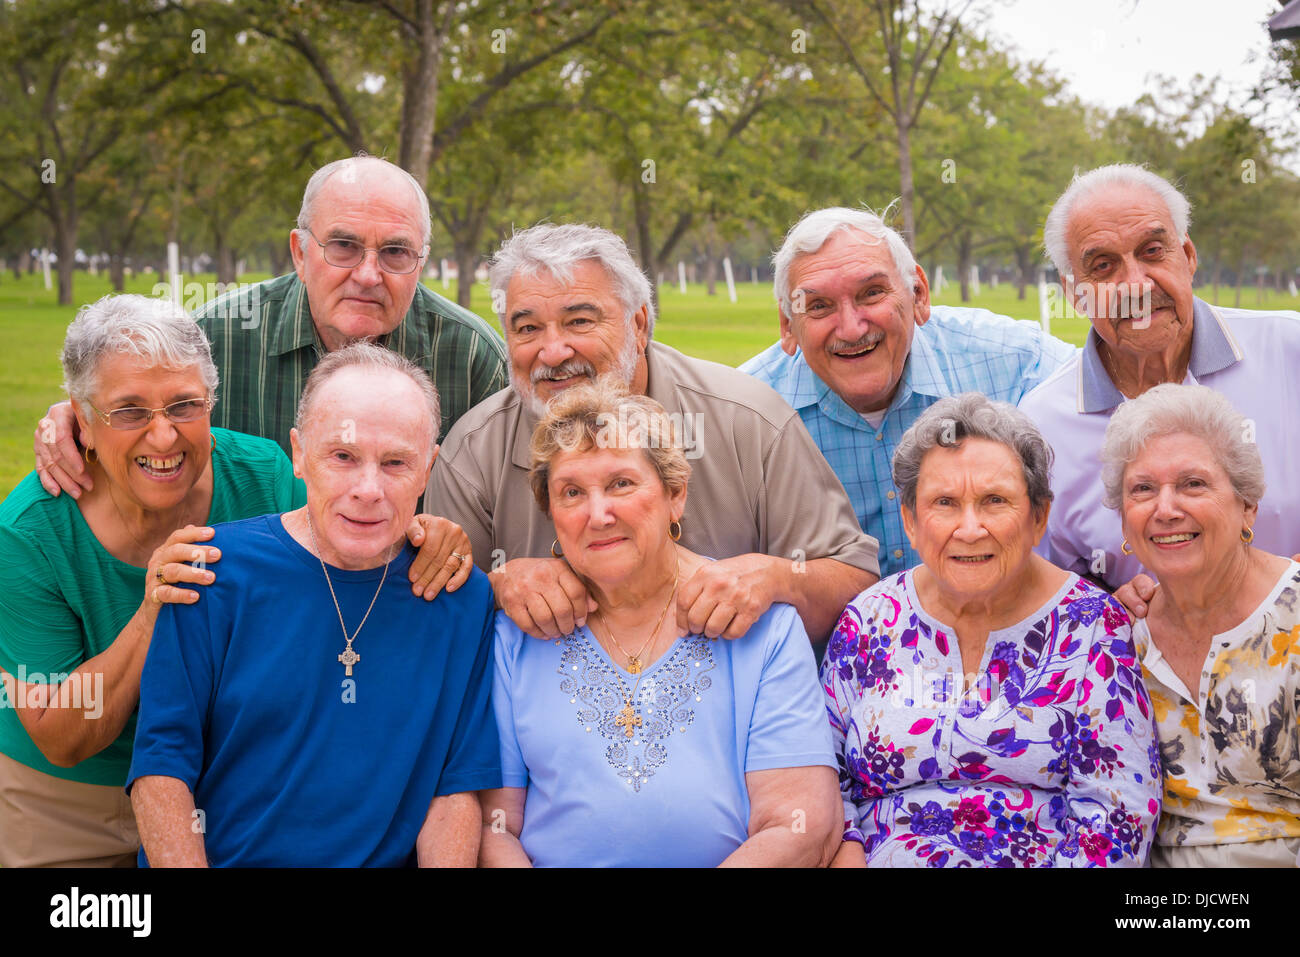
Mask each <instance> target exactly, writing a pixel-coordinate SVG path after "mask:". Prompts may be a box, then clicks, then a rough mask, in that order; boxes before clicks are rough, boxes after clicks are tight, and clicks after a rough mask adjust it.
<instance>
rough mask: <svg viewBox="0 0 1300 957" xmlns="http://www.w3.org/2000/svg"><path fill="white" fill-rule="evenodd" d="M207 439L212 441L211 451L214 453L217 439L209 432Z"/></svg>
mask: <svg viewBox="0 0 1300 957" xmlns="http://www.w3.org/2000/svg"><path fill="white" fill-rule="evenodd" d="M208 438H210V439H211V440H212V451H213V452H215V451H216V450H217V437H216V436H215V435H213V434H212V433H211V432H209V433H208Z"/></svg>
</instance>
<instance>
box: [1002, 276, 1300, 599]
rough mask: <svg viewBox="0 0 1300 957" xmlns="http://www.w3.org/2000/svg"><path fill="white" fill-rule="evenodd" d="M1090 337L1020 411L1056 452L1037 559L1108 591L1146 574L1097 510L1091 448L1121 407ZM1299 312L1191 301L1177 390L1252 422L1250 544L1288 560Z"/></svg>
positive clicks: (1097, 447)
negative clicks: (1221, 398) (1203, 391)
mask: <svg viewBox="0 0 1300 957" xmlns="http://www.w3.org/2000/svg"><path fill="white" fill-rule="evenodd" d="M1097 342H1098V338H1097V333H1096V332H1095V331H1090V332H1089V333H1088V341H1087V342H1086V343H1085V344H1084V347H1083V351H1082V352H1081V353H1080V354H1079V357H1078V358H1077V359H1075V360H1074V361H1072V362H1070V363H1069V364H1068V365H1066V366H1064V367H1063V368H1061V369H1060V370H1058V371H1057V373H1056V374H1055V375H1053V376H1052V377H1051V378H1049V379H1048V380H1047V381H1046V382H1044V383H1043V384H1042V385H1041V386H1039V387H1038V388H1037V389H1035V390H1033V391H1032V392H1030V393H1029V394H1028V395H1026V396H1025V397H1024V400H1023V401H1022V402H1021V403H1020V408H1021V409H1022V410H1023V411H1024V412H1025V413H1026V414H1027V415H1028V416H1029V417H1030V418H1031V419H1033V420H1034V422H1035V423H1037V425H1038V427H1039V429H1041V430H1042V433H1043V435H1044V436H1046V437H1047V441H1048V442H1050V443H1051V444H1052V449H1053V450H1054V451H1055V453H1056V462H1055V464H1054V465H1053V467H1052V491H1053V492H1054V493H1055V494H1056V498H1055V499H1054V500H1053V502H1052V513H1051V515H1050V516H1049V517H1048V521H1047V534H1045V535H1044V536H1043V540H1042V542H1041V543H1040V544H1039V546H1038V552H1039V554H1041V555H1042V556H1043V557H1044V558H1046V559H1047V560H1048V561H1050V562H1052V563H1053V564H1054V565H1059V566H1060V567H1061V568H1067V569H1069V570H1070V571H1073V572H1078V573H1079V574H1081V575H1086V574H1092V575H1093V576H1095V577H1097V578H1100V579H1101V580H1103V581H1105V582H1106V584H1107V585H1109V586H1110V587H1111V588H1118V587H1119V586H1120V585H1123V584H1124V583H1125V582H1127V581H1129V580H1130V579H1131V578H1132V577H1133V576H1134V575H1136V574H1138V573H1139V572H1145V573H1146V574H1148V575H1149V574H1151V573H1150V572H1149V571H1147V570H1146V569H1144V568H1143V567H1142V565H1141V563H1140V562H1139V561H1138V560H1137V558H1136V557H1134V556H1132V555H1125V554H1123V552H1122V551H1121V548H1120V546H1121V545H1122V543H1123V540H1124V533H1123V531H1122V530H1121V528H1120V517H1119V515H1118V514H1116V513H1115V512H1113V511H1111V510H1110V509H1108V508H1106V507H1104V506H1103V505H1102V503H1101V500H1102V495H1103V489H1102V484H1101V445H1102V441H1103V440H1104V439H1105V437H1106V426H1107V425H1109V424H1110V417H1111V415H1112V414H1113V413H1114V411H1115V410H1116V409H1117V408H1118V407H1119V404H1120V403H1121V402H1123V401H1124V396H1123V394H1122V393H1121V392H1120V391H1119V389H1117V388H1115V384H1114V383H1113V382H1112V381H1111V379H1110V376H1109V375H1108V374H1107V373H1106V369H1105V366H1103V365H1102V361H1101V353H1100V352H1098V351H1097ZM1297 370H1300V313H1295V312H1276V313H1268V312H1256V311H1252V310H1246V309H1221V308H1218V307H1215V306H1211V305H1210V304H1209V303H1206V302H1202V301H1201V300H1200V299H1197V300H1195V306H1194V308H1193V314H1192V352H1191V358H1190V360H1189V361H1188V365H1187V375H1186V376H1185V377H1184V379H1183V383H1184V384H1198V383H1199V384H1200V385H1204V386H1209V387H1210V388H1212V389H1215V390H1216V391H1218V392H1221V393H1222V394H1223V395H1225V396H1226V397H1227V398H1228V400H1229V401H1230V402H1231V403H1232V404H1233V405H1234V406H1235V407H1236V409H1237V411H1238V412H1240V413H1241V414H1242V415H1244V416H1246V417H1247V418H1248V419H1250V420H1251V422H1252V423H1253V427H1254V429H1255V442H1256V443H1257V445H1258V446H1259V452H1260V456H1261V457H1262V458H1263V460H1264V478H1265V480H1266V482H1267V483H1268V488H1267V490H1266V491H1265V493H1264V499H1263V501H1261V502H1260V503H1259V516H1258V518H1257V520H1256V522H1255V526H1254V529H1255V546H1256V547H1257V548H1262V549H1263V550H1264V551H1266V552H1273V553H1274V554H1277V555H1283V556H1290V555H1292V554H1294V553H1295V552H1296V551H1298V550H1300V429H1297V428H1296V426H1295V422H1294V416H1295V410H1297V409H1300V376H1297Z"/></svg>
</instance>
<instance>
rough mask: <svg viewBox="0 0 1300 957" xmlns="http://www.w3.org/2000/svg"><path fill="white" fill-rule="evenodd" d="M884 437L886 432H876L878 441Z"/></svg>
mask: <svg viewBox="0 0 1300 957" xmlns="http://www.w3.org/2000/svg"><path fill="white" fill-rule="evenodd" d="M884 437H885V433H884V432H877V433H876V441H877V442H879V441H880V440H881V439H883V438H884Z"/></svg>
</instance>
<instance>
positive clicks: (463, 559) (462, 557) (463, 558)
mask: <svg viewBox="0 0 1300 957" xmlns="http://www.w3.org/2000/svg"><path fill="white" fill-rule="evenodd" d="M451 557H452V558H454V559H456V561H458V562H460V563H461V564H462V565H464V564H465V562H466V560H467V559H468V558H469V556H468V555H462V554H461V553H460V552H452V553H451Z"/></svg>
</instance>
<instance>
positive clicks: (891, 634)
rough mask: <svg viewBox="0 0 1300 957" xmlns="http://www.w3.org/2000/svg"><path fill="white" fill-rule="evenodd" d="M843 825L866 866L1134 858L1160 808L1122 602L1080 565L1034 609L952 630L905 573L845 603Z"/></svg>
mask: <svg viewBox="0 0 1300 957" xmlns="http://www.w3.org/2000/svg"><path fill="white" fill-rule="evenodd" d="M821 680H822V686H823V688H824V689H825V692H826V706H827V711H828V713H829V716H830V722H831V728H832V730H833V732H834V735H835V742H836V746H837V752H838V756H839V763H840V790H841V793H842V797H843V799H844V813H845V834H844V836H845V839H846V840H855V841H860V842H861V843H862V844H863V846H864V847H865V848H866V853H867V862H868V864H870V865H871V866H921V867H1051V866H1057V867H1061V866H1066V867H1116V866H1127V867H1140V866H1142V864H1143V863H1144V862H1145V861H1146V858H1147V854H1148V852H1149V851H1150V847H1151V840H1152V836H1153V832H1154V828H1155V823H1156V817H1157V815H1158V813H1159V810H1160V796H1161V793H1160V788H1161V779H1160V764H1159V752H1158V749H1157V747H1156V741H1155V732H1154V728H1153V722H1152V713H1151V705H1150V702H1149V700H1148V698H1147V692H1146V689H1145V687H1144V686H1143V683H1142V673H1141V669H1140V667H1139V664H1138V662H1137V659H1136V653H1135V650H1134V645H1133V638H1132V632H1131V627H1130V623H1129V618H1128V614H1127V613H1126V612H1125V611H1124V608H1123V606H1121V605H1120V604H1119V603H1118V602H1116V601H1115V599H1113V598H1112V597H1111V596H1110V595H1108V594H1106V593H1105V592H1103V591H1101V590H1100V589H1098V588H1096V587H1095V586H1093V585H1091V584H1089V583H1088V582H1087V581H1085V580H1083V579H1080V578H1078V577H1077V576H1074V575H1071V576H1070V580H1069V581H1068V582H1067V583H1066V585H1065V586H1064V587H1063V589H1062V591H1061V592H1060V593H1059V594H1058V595H1057V596H1056V598H1055V600H1054V602H1053V604H1052V606H1051V607H1049V608H1045V609H1043V610H1041V611H1040V613H1039V614H1038V615H1037V616H1035V617H1034V618H1033V619H1031V620H1029V621H1026V622H1022V623H1021V624H1020V625H1018V626H1015V627H1013V628H1009V629H1004V630H1001V631H995V632H993V633H991V634H990V635H989V639H988V642H987V644H986V647H985V651H984V661H983V662H982V663H981V665H980V668H979V670H978V672H976V673H975V674H972V675H968V676H964V677H963V676H962V662H961V653H960V650H959V648H958V646H957V637H956V635H955V634H952V633H951V632H950V631H947V630H945V628H944V626H942V625H941V624H939V623H937V622H935V621H934V620H933V619H931V618H929V616H927V615H926V614H925V612H924V611H923V610H922V609H921V607H920V603H919V602H918V601H917V599H916V593H915V591H914V590H913V586H912V576H911V573H910V572H905V573H903V574H900V575H895V576H893V577H891V578H889V579H886V580H884V581H881V582H880V583H879V584H877V585H876V586H874V587H873V588H870V589H868V590H867V591H865V592H863V593H862V594H861V595H859V596H858V597H857V598H856V599H854V601H853V602H852V603H850V604H849V606H848V607H847V608H846V609H845V610H844V614H843V615H842V616H841V617H840V621H839V623H838V625H837V626H836V629H835V633H834V634H833V635H832V636H831V640H830V644H829V645H828V647H827V650H826V658H825V660H824V661H823V663H822V670H821Z"/></svg>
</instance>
